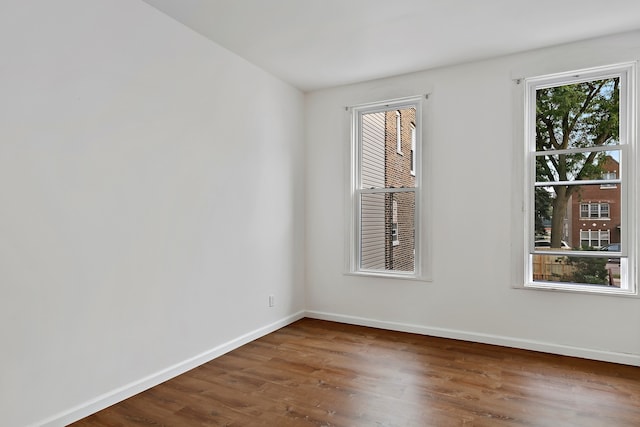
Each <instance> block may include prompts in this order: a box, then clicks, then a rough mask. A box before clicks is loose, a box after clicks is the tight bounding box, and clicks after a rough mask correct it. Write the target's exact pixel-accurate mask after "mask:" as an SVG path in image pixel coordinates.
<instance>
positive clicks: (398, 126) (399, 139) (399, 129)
mask: <svg viewBox="0 0 640 427" xmlns="http://www.w3.org/2000/svg"><path fill="white" fill-rule="evenodd" d="M396 152H397V153H398V154H402V113H401V112H400V110H398V111H396Z"/></svg>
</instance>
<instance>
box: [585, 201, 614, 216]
mask: <svg viewBox="0 0 640 427" xmlns="http://www.w3.org/2000/svg"><path fill="white" fill-rule="evenodd" d="M580 218H582V219H588V218H595V219H599V218H609V203H582V204H580Z"/></svg>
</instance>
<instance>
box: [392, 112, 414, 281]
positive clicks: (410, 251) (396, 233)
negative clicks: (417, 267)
mask: <svg viewBox="0 0 640 427" xmlns="http://www.w3.org/2000/svg"><path fill="white" fill-rule="evenodd" d="M415 122H416V110H415V109H414V108H408V109H403V110H396V111H387V112H386V113H385V186H386V187H387V188H401V187H414V186H415V174H414V163H413V162H414V151H415V132H416V130H415ZM390 196H391V197H389V198H387V200H386V206H385V208H386V209H385V210H386V221H385V222H386V224H387V232H386V233H385V235H386V236H387V238H386V242H385V252H386V253H385V268H386V269H387V270H401V271H412V270H413V269H414V255H415V250H414V248H415V222H414V212H415V199H414V195H413V193H392V194H390Z"/></svg>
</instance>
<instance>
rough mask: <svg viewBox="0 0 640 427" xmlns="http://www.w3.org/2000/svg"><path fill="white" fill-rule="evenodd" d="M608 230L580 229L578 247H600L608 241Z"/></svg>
mask: <svg viewBox="0 0 640 427" xmlns="http://www.w3.org/2000/svg"><path fill="white" fill-rule="evenodd" d="M609 236H610V233H609V230H580V247H581V248H583V249H593V248H596V249H597V248H600V247H602V246H605V245H608V244H609V243H610V239H609Z"/></svg>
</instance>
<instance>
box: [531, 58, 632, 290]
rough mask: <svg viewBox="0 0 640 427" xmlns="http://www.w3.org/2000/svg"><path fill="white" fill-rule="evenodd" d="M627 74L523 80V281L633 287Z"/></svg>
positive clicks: (614, 71) (617, 71)
mask: <svg viewBox="0 0 640 427" xmlns="http://www.w3.org/2000/svg"><path fill="white" fill-rule="evenodd" d="M628 73H629V69H628V68H624V67H623V68H618V69H607V70H602V71H597V72H596V71H594V72H585V73H571V75H566V76H551V77H547V78H540V79H532V80H530V81H528V82H527V84H528V86H527V89H528V96H529V97H528V112H529V113H528V114H529V117H528V124H529V129H528V132H529V142H528V144H529V147H530V150H529V154H528V156H529V174H528V175H529V184H528V186H529V188H530V189H531V190H530V192H529V194H530V201H529V207H530V208H529V209H528V212H529V215H530V216H529V218H530V220H529V231H528V236H529V244H528V245H529V251H528V252H529V255H528V269H527V275H528V277H527V282H528V283H529V285H533V286H542V287H544V286H548V287H554V288H558V287H560V288H566V289H570V288H572V287H573V288H576V287H577V288H581V289H588V288H590V289H591V290H596V291H598V290H601V291H602V290H607V291H611V292H614V293H615V292H621V293H625V292H627V293H628V292H631V291H632V289H631V288H632V287H633V286H632V284H631V283H630V281H629V278H628V267H629V264H628V261H629V260H628V249H629V247H628V246H629V245H630V244H631V242H632V239H631V237H632V236H630V235H629V233H630V227H629V224H628V218H629V215H627V213H628V212H625V209H627V210H628V209H629V204H628V200H627V194H628V190H629V188H628V186H629V185H630V182H629V179H628V177H629V175H630V174H629V172H630V170H629V168H630V167H632V166H633V162H632V161H630V159H629V158H628V157H630V148H629V145H630V141H629V135H630V134H631V133H630V132H629V130H628V126H629V118H628V117H627V112H628V111H629V105H628V101H629V97H628V95H627V90H628ZM625 166H626V168H625Z"/></svg>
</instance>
